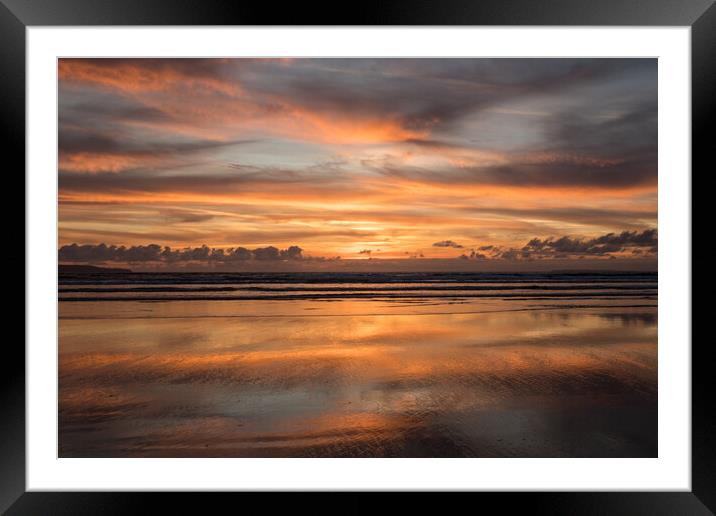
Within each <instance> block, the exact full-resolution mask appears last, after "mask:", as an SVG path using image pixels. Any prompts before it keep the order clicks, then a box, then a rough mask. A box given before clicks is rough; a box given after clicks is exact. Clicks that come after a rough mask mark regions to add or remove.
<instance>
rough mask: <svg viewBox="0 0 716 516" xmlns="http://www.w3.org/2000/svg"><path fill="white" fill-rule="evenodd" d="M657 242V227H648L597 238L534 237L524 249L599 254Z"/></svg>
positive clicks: (557, 252) (646, 245) (526, 250)
mask: <svg viewBox="0 0 716 516" xmlns="http://www.w3.org/2000/svg"><path fill="white" fill-rule="evenodd" d="M656 244H657V233H656V230H655V229H646V230H644V231H642V232H641V233H639V232H637V231H623V232H621V233H607V234H606V235H602V236H600V237H597V238H591V239H579V238H570V237H568V236H563V237H561V238H546V239H539V238H533V239H532V240H530V241H529V242H528V243H527V245H525V246H524V247H523V248H522V251H524V252H527V253H530V254H532V253H538V254H545V253H546V254H564V255H573V254H579V255H598V256H602V255H605V254H608V253H615V252H620V251H624V250H625V249H627V248H644V247H646V248H652V247H654V246H656Z"/></svg>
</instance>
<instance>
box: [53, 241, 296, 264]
mask: <svg viewBox="0 0 716 516" xmlns="http://www.w3.org/2000/svg"><path fill="white" fill-rule="evenodd" d="M58 258H59V261H60V262H83V263H103V262H123V263H145V262H163V263H177V262H217V263H230V262H242V261H248V260H258V261H279V260H303V259H305V257H304V256H303V249H301V248H300V247H298V246H296V245H293V246H290V247H288V248H286V249H278V248H277V247H274V246H268V247H259V248H256V249H247V248H245V247H230V248H228V249H222V248H212V247H208V246H206V245H203V246H201V247H187V248H183V249H172V248H171V247H168V246H165V247H162V246H160V245H157V244H148V245H136V246H131V247H126V246H116V245H106V244H104V243H102V244H97V245H92V244H86V245H78V244H69V245H63V246H62V247H60V249H59V252H58Z"/></svg>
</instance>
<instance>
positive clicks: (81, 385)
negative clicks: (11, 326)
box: [58, 273, 658, 457]
mask: <svg viewBox="0 0 716 516" xmlns="http://www.w3.org/2000/svg"><path fill="white" fill-rule="evenodd" d="M656 281H657V277H656V274H648V273H639V274H627V273H624V274H621V273H611V274H531V275H530V274H523V275H520V274H509V275H499V274H478V273H473V274H437V273H435V274H420V273H413V274H383V275H381V274H362V275H347V274H339V275H326V274H300V275H298V274H293V275H291V274H263V275H261V274H254V275H251V274H244V275H231V274H211V273H206V274H181V273H177V274H165V275H162V274H96V275H95V274H78V275H69V276H66V277H64V278H63V277H62V276H61V277H60V286H59V299H60V302H59V406H58V411H59V449H58V454H59V456H60V457H655V456H657V444H658V443H657V296H656Z"/></svg>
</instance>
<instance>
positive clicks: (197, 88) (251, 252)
mask: <svg viewBox="0 0 716 516" xmlns="http://www.w3.org/2000/svg"><path fill="white" fill-rule="evenodd" d="M58 140H59V242H58V244H59V246H60V262H63V263H100V264H101V263H107V264H110V263H130V264H134V265H137V264H138V265H139V266H140V267H141V266H157V265H160V266H164V267H180V266H186V265H187V264H191V265H192V266H202V265H212V264H213V265H216V264H220V265H221V266H222V267H237V268H240V267H241V264H242V263H247V262H255V261H262V260H267V261H282V262H289V261H306V262H310V261H312V260H313V261H319V258H326V259H332V258H335V257H337V256H340V257H341V260H351V259H356V260H357V259H362V260H367V259H369V258H371V259H373V261H376V259H382V260H387V259H405V260H430V259H434V258H441V259H449V260H461V261H462V262H465V263H471V264H472V263H474V264H476V265H475V267H476V268H479V267H478V265H477V264H479V263H485V262H491V261H500V262H510V263H522V262H526V261H534V260H589V261H590V262H594V263H601V262H604V263H607V262H612V263H614V262H615V261H616V262H619V263H620V268H628V267H629V263H636V262H640V263H644V262H645V261H651V262H653V263H655V257H656V253H657V233H656V228H657V61H656V60H655V59H60V60H59V136H58ZM73 244H76V245H73ZM102 244H104V245H102ZM204 246H205V247H204ZM273 247H275V248H276V249H275V250H273V251H272V250H271V249H272V248H273ZM297 247H298V248H300V250H299V249H297ZM266 248H269V249H268V250H267V249H266ZM627 260H629V261H628V262H627ZM625 263H626V265H624V264H625ZM610 266H611V267H614V265H610Z"/></svg>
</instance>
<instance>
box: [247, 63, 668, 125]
mask: <svg viewBox="0 0 716 516" xmlns="http://www.w3.org/2000/svg"><path fill="white" fill-rule="evenodd" d="M250 68H251V69H252V70H253V71H254V73H247V74H245V75H242V76H241V81H242V85H243V86H244V87H246V88H248V89H250V90H251V91H253V92H254V93H255V94H257V95H266V94H269V95H278V96H281V97H284V98H290V99H292V101H294V102H296V103H297V104H300V105H302V106H304V107H306V108H308V109H311V110H313V111H317V112H321V111H325V112H342V113H345V114H361V115H377V116H383V117H386V118H393V119H398V120H401V121H402V122H403V123H404V124H405V125H406V126H408V127H411V128H420V127H426V126H430V127H432V126H436V125H445V124H450V123H451V122H453V121H455V120H457V119H460V118H462V117H464V116H466V115H468V114H471V113H474V112H475V111H478V110H483V109H486V108H489V107H492V106H494V105H497V104H499V103H505V102H508V101H514V100H517V99H524V98H527V97H530V96H534V95H539V94H543V93H545V92H548V93H550V94H555V93H559V92H562V91H565V90H568V89H569V88H574V87H576V86H580V85H584V84H591V83H595V82H599V81H606V80H609V79H614V78H622V77H628V76H634V75H636V76H637V77H639V76H642V75H643V76H649V74H651V73H652V70H655V69H656V61H655V60H646V59H645V60H635V59H442V58H441V59H360V60H357V59H319V60H296V61H294V62H293V63H292V64H291V66H277V65H276V64H275V63H272V62H266V61H262V62H257V63H254V64H253V65H251V66H250Z"/></svg>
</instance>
